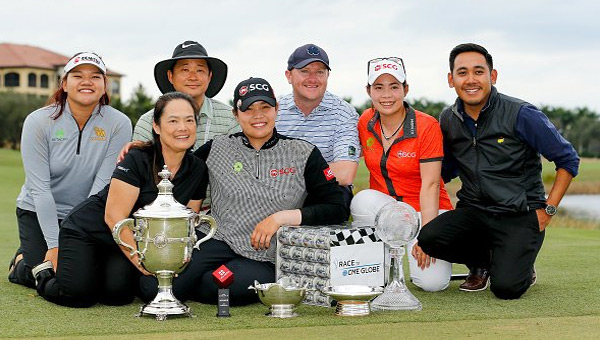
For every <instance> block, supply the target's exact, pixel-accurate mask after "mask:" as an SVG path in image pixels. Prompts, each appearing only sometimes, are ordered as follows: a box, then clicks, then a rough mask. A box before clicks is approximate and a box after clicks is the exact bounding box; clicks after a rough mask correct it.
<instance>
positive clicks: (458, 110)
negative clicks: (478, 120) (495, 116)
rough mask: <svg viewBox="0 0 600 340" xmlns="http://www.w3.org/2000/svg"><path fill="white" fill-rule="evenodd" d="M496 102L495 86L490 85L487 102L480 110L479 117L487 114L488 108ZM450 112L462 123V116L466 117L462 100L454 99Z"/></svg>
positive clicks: (496, 92)
mask: <svg viewBox="0 0 600 340" xmlns="http://www.w3.org/2000/svg"><path fill="white" fill-rule="evenodd" d="M497 101H498V90H497V89H496V87H495V86H493V85H492V90H491V91H490V97H489V98H488V100H487V102H486V103H485V105H484V106H483V108H482V109H481V113H480V115H479V117H482V116H485V115H486V114H487V112H489V111H490V108H491V107H493V106H494V105H495V104H496V102H497ZM452 112H453V113H454V115H455V116H457V117H458V118H459V119H460V120H461V121H464V115H466V114H467V113H466V112H465V106H464V103H463V101H462V99H460V98H456V101H455V102H454V105H452Z"/></svg>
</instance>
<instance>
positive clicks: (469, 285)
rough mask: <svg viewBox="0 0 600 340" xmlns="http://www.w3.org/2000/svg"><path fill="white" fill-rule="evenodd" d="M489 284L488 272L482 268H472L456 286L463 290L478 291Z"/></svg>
mask: <svg viewBox="0 0 600 340" xmlns="http://www.w3.org/2000/svg"><path fill="white" fill-rule="evenodd" d="M489 284H490V272H489V271H488V270H487V269H483V268H473V269H471V270H470V271H469V276H467V279H466V280H465V282H463V283H462V284H461V285H460V286H458V289H459V290H462V291H463V292H479V291H482V290H485V289H487V287H488V285H489Z"/></svg>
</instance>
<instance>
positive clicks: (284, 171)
mask: <svg viewBox="0 0 600 340" xmlns="http://www.w3.org/2000/svg"><path fill="white" fill-rule="evenodd" d="M295 173H296V167H293V166H292V167H289V168H281V169H271V170H269V174H270V175H271V177H273V178H275V177H277V176H286V175H294V174H295Z"/></svg>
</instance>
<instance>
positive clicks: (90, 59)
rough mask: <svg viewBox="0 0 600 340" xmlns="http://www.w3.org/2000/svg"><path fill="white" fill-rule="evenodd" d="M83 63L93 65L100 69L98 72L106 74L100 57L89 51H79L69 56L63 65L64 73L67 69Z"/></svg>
mask: <svg viewBox="0 0 600 340" xmlns="http://www.w3.org/2000/svg"><path fill="white" fill-rule="evenodd" d="M85 64H89V65H94V66H96V67H97V68H98V69H99V70H100V72H102V73H103V74H106V65H104V62H103V61H102V59H100V57H99V56H98V55H96V54H95V53H91V52H84V53H80V54H78V55H76V56H74V57H73V58H71V59H70V60H69V61H68V62H67V64H66V65H65V67H64V74H67V73H68V72H69V71H71V70H72V69H74V68H75V67H77V66H79V65H85Z"/></svg>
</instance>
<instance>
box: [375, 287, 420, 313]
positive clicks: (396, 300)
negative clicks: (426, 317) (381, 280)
mask: <svg viewBox="0 0 600 340" xmlns="http://www.w3.org/2000/svg"><path fill="white" fill-rule="evenodd" d="M371 308H372V309H373V310H374V311H394V310H416V311H419V310H421V309H423V306H422V305H421V302H420V301H419V300H418V299H417V298H416V297H415V296H414V295H413V294H412V293H411V292H410V291H409V290H404V291H403V292H385V293H383V294H381V295H379V296H378V297H377V298H376V299H375V300H373V302H371Z"/></svg>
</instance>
